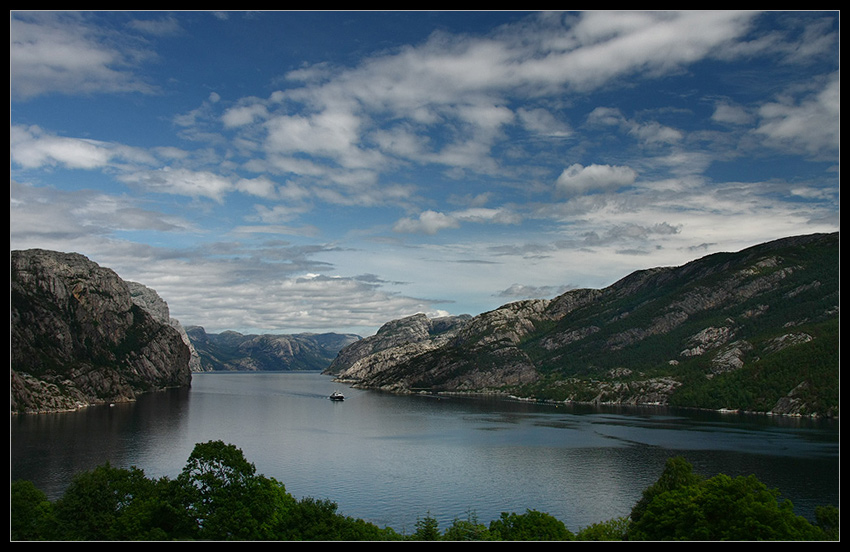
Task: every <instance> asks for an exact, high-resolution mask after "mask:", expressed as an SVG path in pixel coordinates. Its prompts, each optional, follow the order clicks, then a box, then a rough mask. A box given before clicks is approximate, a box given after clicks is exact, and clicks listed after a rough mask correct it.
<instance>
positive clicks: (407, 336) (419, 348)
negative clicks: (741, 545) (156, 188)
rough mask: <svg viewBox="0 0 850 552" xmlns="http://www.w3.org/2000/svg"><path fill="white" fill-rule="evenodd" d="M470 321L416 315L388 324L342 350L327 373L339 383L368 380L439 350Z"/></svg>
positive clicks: (466, 319)
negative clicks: (415, 358) (424, 354)
mask: <svg viewBox="0 0 850 552" xmlns="http://www.w3.org/2000/svg"><path fill="white" fill-rule="evenodd" d="M471 319H472V317H471V316H469V315H461V316H447V317H439V318H433V319H431V318H428V317H427V316H426V315H425V314H422V313H419V314H414V315H412V316H408V317H405V318H402V319H400V320H393V321H390V322H387V323H386V324H384V325H383V326H381V328H380V329H379V330H378V332H377V333H376V334H375V335H373V336H371V337H367V338H365V339H362V340H360V341H358V342H356V343H353V344H351V345H349V346H347V347H345V348H343V349H342V350H341V351H340V352H339V354H338V355H337V357H336V358H335V359H334V360H333V362H332V363H331V365H330V366H329V367H328V368H327V370H326V372H327V373H329V374H335V375H336V376H337V379H339V380H341V381H352V382H359V381H364V380H368V379H369V378H370V377H372V376H373V375H376V374H379V373H382V372H385V371H386V370H387V369H388V368H390V367H392V366H395V365H396V364H398V363H399V362H400V361H402V360H406V359H411V358H414V357H417V356H419V355H421V354H423V353H426V352H428V351H431V350H434V349H439V348H440V347H442V346H443V345H445V344H446V343H448V342H449V341H450V340H451V339H454V338H455V337H456V336H457V334H458V332H459V331H460V329H461V328H462V327H463V326H464V325H465V324H466V323H467V322H468V321H470V320H471Z"/></svg>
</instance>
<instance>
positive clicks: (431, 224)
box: [393, 210, 460, 235]
mask: <svg viewBox="0 0 850 552" xmlns="http://www.w3.org/2000/svg"><path fill="white" fill-rule="evenodd" d="M459 226H460V223H459V222H458V221H457V219H455V218H454V217H451V216H449V215H445V214H443V213H439V212H437V211H430V210H429V211H423V212H422V213H420V215H419V218H416V219H413V218H403V219H401V220H399V221H397V222H396V223H395V225H394V226H393V231H395V232H400V233H406V234H431V235H433V234H436V233H437V232H439V231H441V230H445V229H447V228H458V227H459Z"/></svg>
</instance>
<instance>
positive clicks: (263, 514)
mask: <svg viewBox="0 0 850 552" xmlns="http://www.w3.org/2000/svg"><path fill="white" fill-rule="evenodd" d="M177 481H178V483H179V487H180V489H181V491H182V492H183V499H184V501H185V506H186V508H187V510H188V512H189V513H190V515H191V516H192V518H193V520H194V523H195V527H196V530H197V537H198V538H200V539H205V540H267V539H276V538H278V536H279V533H280V531H281V529H282V528H283V525H284V523H285V520H286V517H287V514H288V511H289V510H290V509H291V508H292V507H293V506H294V504H295V500H294V499H293V498H292V496H290V495H289V494H288V493H287V492H286V489H285V488H284V486H283V484H281V483H279V482H277V481H276V480H274V479H273V478H267V477H265V476H261V475H256V469H255V468H254V464H252V463H250V462H248V461H247V460H246V459H245V457H244V456H243V454H242V451H241V450H240V449H238V448H236V447H235V446H233V445H227V444H225V443H223V442H222V441H209V442H207V443H199V444H197V445H195V449H194V450H193V451H192V454H191V455H190V456H189V459H188V461H187V463H186V466H185V467H184V468H183V471H182V472H181V473H180V475H179V476H178V477H177Z"/></svg>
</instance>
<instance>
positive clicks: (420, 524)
mask: <svg viewBox="0 0 850 552" xmlns="http://www.w3.org/2000/svg"><path fill="white" fill-rule="evenodd" d="M411 540H417V541H435V540H440V522H439V521H437V518H435V517H433V516H432V515H431V512H428V514H427V515H426V516H425V517H424V518H416V532H415V533H413V535H411Z"/></svg>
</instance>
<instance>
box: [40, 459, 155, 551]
mask: <svg viewBox="0 0 850 552" xmlns="http://www.w3.org/2000/svg"><path fill="white" fill-rule="evenodd" d="M155 490H156V484H155V483H154V482H153V481H151V480H150V479H148V478H147V477H145V474H144V472H143V471H142V470H140V469H138V468H135V467H131V468H129V469H122V468H113V467H112V466H110V464H109V463H108V462H107V463H106V464H104V465H102V466H98V467H96V468H95V469H94V470H92V471H90V472H83V473H80V474H78V475H76V476H75V477H74V478H73V480H72V481H71V484H70V485H69V486H68V489H66V491H65V493H64V494H63V495H62V497H61V498H60V499H59V500H57V501H56V504H55V505H54V514H55V518H56V531H57V535H56V538H58V539H62V540H122V539H137V538H139V537H140V535H139V534H137V532H136V531H137V530H139V529H140V528H142V527H146V528H148V529H150V526H151V524H150V523H149V520H142V519H140V512H139V510H138V508H137V506H138V505H139V504H141V503H143V502H145V501H149V500H152V499H153V498H154V497H155V496H156V492H155ZM130 529H132V530H130Z"/></svg>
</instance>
